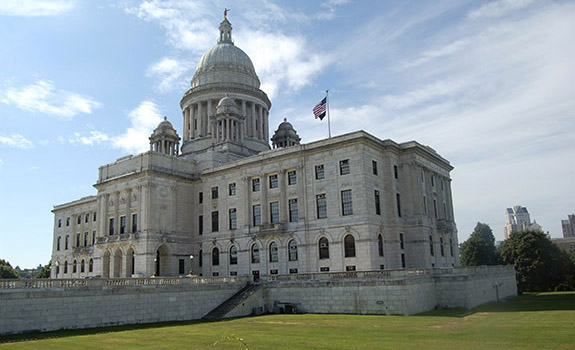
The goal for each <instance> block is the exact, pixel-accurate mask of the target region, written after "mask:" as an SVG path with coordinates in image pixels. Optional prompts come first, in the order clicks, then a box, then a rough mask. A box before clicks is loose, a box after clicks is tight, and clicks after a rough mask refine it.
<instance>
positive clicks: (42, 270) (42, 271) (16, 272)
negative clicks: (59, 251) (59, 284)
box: [0, 259, 50, 279]
mask: <svg viewBox="0 0 575 350" xmlns="http://www.w3.org/2000/svg"><path fill="white" fill-rule="evenodd" d="M3 278H4V279H14V278H24V279H28V278H50V263H48V264H47V265H44V266H41V265H40V266H39V267H38V268H36V269H24V270H22V269H20V268H19V267H18V266H16V267H15V268H14V267H12V265H11V264H10V263H9V262H8V261H6V260H4V259H0V279H3Z"/></svg>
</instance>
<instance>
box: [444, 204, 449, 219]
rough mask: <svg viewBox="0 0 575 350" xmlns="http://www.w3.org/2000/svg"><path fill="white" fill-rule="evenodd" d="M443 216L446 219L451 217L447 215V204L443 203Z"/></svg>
mask: <svg viewBox="0 0 575 350" xmlns="http://www.w3.org/2000/svg"><path fill="white" fill-rule="evenodd" d="M443 216H444V218H446V219H449V215H447V204H446V203H445V202H443Z"/></svg>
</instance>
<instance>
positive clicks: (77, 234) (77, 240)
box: [76, 233, 80, 247]
mask: <svg viewBox="0 0 575 350" xmlns="http://www.w3.org/2000/svg"><path fill="white" fill-rule="evenodd" d="M79 246H80V234H79V233H76V247H79Z"/></svg>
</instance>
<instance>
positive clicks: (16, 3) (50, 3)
mask: <svg viewBox="0 0 575 350" xmlns="http://www.w3.org/2000/svg"><path fill="white" fill-rule="evenodd" d="M73 7H74V2H73V1H67V0H2V1H1V2H0V15H5V16H56V15H60V14H63V13H66V12H68V11H70V10H71V9H72V8H73Z"/></svg>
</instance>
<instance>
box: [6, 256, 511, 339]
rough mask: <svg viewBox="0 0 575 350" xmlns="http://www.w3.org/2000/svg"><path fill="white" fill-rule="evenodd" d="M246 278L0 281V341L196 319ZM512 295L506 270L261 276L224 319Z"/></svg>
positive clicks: (426, 307)
mask: <svg viewBox="0 0 575 350" xmlns="http://www.w3.org/2000/svg"><path fill="white" fill-rule="evenodd" d="M247 282H248V279H247V277H221V278H202V277H182V278H148V279H93V280H28V281H26V280H11V281H0V314H1V315H2V317H1V318H0V334H11V333H21V332H28V331H50V330H57V329H70V328H89V327H101V326H111V325H120V324H138V323H149V322H164V321H183V320H193V319H200V318H202V317H203V316H204V315H206V314H207V313H208V312H210V311H211V310H213V309H214V308H215V307H216V306H218V305H220V304H221V303H223V302H224V301H226V300H227V299H228V298H230V297H231V296H232V295H234V294H235V293H236V292H237V291H238V290H240V289H241V288H242V287H243V286H245V284H246V283H247ZM514 295H517V288H516V281H515V271H514V269H513V267H512V266H482V267H476V268H445V269H443V268H442V269H428V270H384V271H368V272H338V273H314V274H292V275H275V276H268V277H266V278H264V280H263V281H262V287H261V288H260V289H258V291H257V292H256V293H254V294H253V295H251V296H249V297H248V298H246V299H245V300H244V301H243V302H241V303H240V304H239V305H238V306H237V307H236V308H234V309H232V310H230V312H228V313H227V315H226V317H239V316H247V315H250V314H252V311H253V310H254V308H257V309H258V310H266V311H268V312H273V311H274V310H276V311H277V307H276V306H277V305H278V303H293V304H296V305H297V308H298V312H306V313H343V314H376V315H412V314H416V313H420V312H425V311H430V310H433V309H434V308H446V307H463V308H472V307H475V306H477V305H480V304H483V303H486V302H489V301H496V300H500V299H503V298H506V297H509V296H514Z"/></svg>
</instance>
